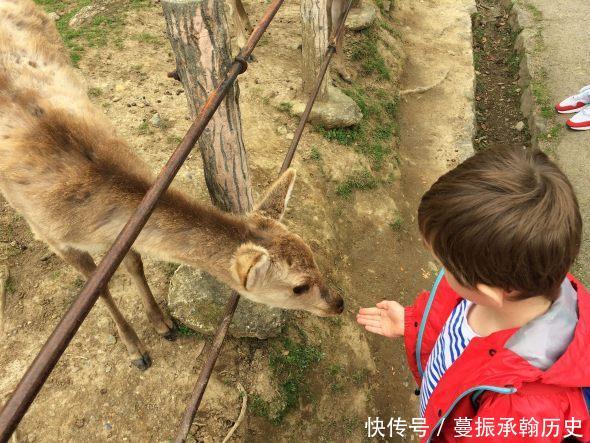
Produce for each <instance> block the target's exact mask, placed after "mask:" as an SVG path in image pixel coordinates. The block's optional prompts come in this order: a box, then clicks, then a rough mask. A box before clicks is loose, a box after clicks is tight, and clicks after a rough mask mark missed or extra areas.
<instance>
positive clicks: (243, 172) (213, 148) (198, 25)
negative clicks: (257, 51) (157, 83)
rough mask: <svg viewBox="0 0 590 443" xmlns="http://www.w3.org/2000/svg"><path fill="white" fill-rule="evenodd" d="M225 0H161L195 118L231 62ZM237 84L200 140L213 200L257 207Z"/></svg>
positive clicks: (229, 207)
mask: <svg viewBox="0 0 590 443" xmlns="http://www.w3.org/2000/svg"><path fill="white" fill-rule="evenodd" d="M224 4H225V2H224V1H222V0H162V8H163V10H164V17H165V18H166V28H167V31H168V39H169V40H170V44H171V45H172V50H173V51H174V54H175V56H176V69H177V73H178V76H179V77H180V81H181V82H182V84H183V86H184V90H185V92H186V97H187V101H188V106H189V109H190V112H191V115H192V117H193V118H195V117H196V116H197V114H198V112H199V108H200V107H201V106H202V105H203V104H204V101H205V99H206V98H207V94H208V93H209V92H211V91H212V90H213V89H215V87H216V86H217V85H218V84H219V83H220V82H221V81H222V79H223V78H224V76H225V73H226V72H227V70H228V68H229V66H230V65H231V60H232V59H231V46H230V44H231V41H230V35H229V32H228V25H227V18H226V15H225V10H224ZM238 98H239V87H238V84H237V82H236V83H235V85H234V86H233V87H232V88H231V89H230V90H229V92H228V94H227V96H226V98H225V99H224V101H223V103H222V104H221V105H220V106H219V109H218V110H217V112H216V113H215V115H214V116H213V118H212V119H211V122H210V123H209V125H208V126H207V129H206V130H205V132H204V133H203V135H202V136H201V138H200V140H199V148H200V150H201V155H202V157H203V167H204V170H205V181H206V183H207V188H208V189H209V194H210V195H211V200H212V201H213V204H215V205H216V206H218V207H219V208H221V209H223V210H226V211H231V212H236V213H238V212H247V211H249V210H251V209H252V207H253V199H252V190H251V185H250V174H249V171H248V163H247V160H246V150H245V148H244V141H243V138H242V122H241V116H240V106H239V103H238Z"/></svg>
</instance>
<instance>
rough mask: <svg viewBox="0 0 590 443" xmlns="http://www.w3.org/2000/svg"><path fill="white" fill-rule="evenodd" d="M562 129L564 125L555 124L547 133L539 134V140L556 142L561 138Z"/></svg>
mask: <svg viewBox="0 0 590 443" xmlns="http://www.w3.org/2000/svg"><path fill="white" fill-rule="evenodd" d="M562 128H563V125H562V124H561V123H556V124H554V125H553V126H551V128H549V129H548V130H547V131H546V132H544V133H542V134H539V140H555V139H556V138H558V137H559V134H560V132H561V129H562Z"/></svg>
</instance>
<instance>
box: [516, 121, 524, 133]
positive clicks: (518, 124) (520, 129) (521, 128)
mask: <svg viewBox="0 0 590 443" xmlns="http://www.w3.org/2000/svg"><path fill="white" fill-rule="evenodd" d="M514 129H516V130H517V131H522V130H523V129H524V122H523V121H520V122H518V123H517V124H516V125H515V126H514Z"/></svg>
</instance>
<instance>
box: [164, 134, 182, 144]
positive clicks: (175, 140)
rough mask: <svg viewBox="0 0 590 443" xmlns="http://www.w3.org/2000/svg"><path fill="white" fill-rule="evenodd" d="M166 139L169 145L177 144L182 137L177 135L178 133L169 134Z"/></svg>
mask: <svg viewBox="0 0 590 443" xmlns="http://www.w3.org/2000/svg"><path fill="white" fill-rule="evenodd" d="M166 141H167V142H168V143H170V144H171V145H178V144H179V143H180V142H181V141H182V137H179V136H178V135H169V136H168V137H166Z"/></svg>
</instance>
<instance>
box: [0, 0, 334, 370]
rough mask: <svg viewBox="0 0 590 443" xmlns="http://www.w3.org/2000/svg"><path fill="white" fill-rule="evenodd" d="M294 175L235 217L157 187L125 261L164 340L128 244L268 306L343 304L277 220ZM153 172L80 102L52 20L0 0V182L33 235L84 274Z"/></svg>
mask: <svg viewBox="0 0 590 443" xmlns="http://www.w3.org/2000/svg"><path fill="white" fill-rule="evenodd" d="M294 179H295V171H294V170H288V171H287V172H286V173H285V174H283V175H282V176H281V177H280V178H279V179H278V180H277V182H275V184H274V185H273V186H272V187H271V188H270V190H269V191H268V192H267V195H266V197H265V199H263V201H262V203H260V204H259V206H258V208H257V210H256V211H254V212H253V213H251V214H249V215H247V216H244V217H239V216H235V215H231V214H228V213H224V212H221V211H219V210H217V209H216V208H214V207H211V206H207V205H203V204H200V203H197V202H195V201H193V200H191V198H189V197H188V196H186V195H185V194H183V193H182V192H181V191H179V190H175V189H171V190H169V191H168V192H166V194H165V195H164V196H163V198H162V199H161V201H160V202H159V204H158V206H157V208H156V210H155V211H154V213H153V215H152V216H151V218H150V220H149V221H148V222H147V224H146V226H145V228H144V229H143V231H142V232H141V234H140V235H139V237H138V239H137V241H136V242H135V245H134V248H135V250H132V251H130V253H129V254H128V256H127V258H126V259H125V260H124V262H123V264H124V267H125V269H126V270H127V271H128V272H129V273H130V274H131V277H132V279H133V280H134V282H135V283H136V284H137V287H138V290H139V293H140V295H141V298H142V301H143V304H144V306H145V308H146V311H147V314H148V318H149V319H150V321H151V322H152V324H153V325H154V327H155V329H156V330H157V331H158V332H159V333H160V334H162V335H163V336H165V337H171V336H172V335H173V328H174V325H173V323H172V321H171V320H170V319H169V318H168V316H167V315H166V314H165V313H163V312H162V311H161V310H160V308H159V307H158V305H157V303H156V302H155V300H154V298H153V296H152V293H151V291H150V289H149V286H148V284H147V282H146V280H145V276H144V274H143V265H142V262H141V257H140V255H139V253H138V252H136V251H139V252H141V253H145V254H149V255H153V256H156V257H159V258H162V259H165V260H169V261H174V262H177V263H185V264H188V265H190V266H194V267H197V268H199V269H202V270H205V271H207V272H209V273H210V274H212V275H213V276H215V277H216V278H218V279H219V280H221V281H223V282H224V283H226V284H227V285H229V286H230V287H232V288H233V289H235V290H237V291H238V292H240V293H241V294H242V295H244V296H245V297H247V298H249V299H251V300H254V301H257V302H261V303H264V304H267V305H270V306H277V307H282V308H287V309H303V310H307V311H310V312H313V313H315V314H318V315H331V314H335V313H340V312H342V307H343V303H342V299H341V298H340V297H339V296H338V295H334V294H331V293H330V291H329V290H328V289H327V288H326V285H325V284H324V280H323V278H322V276H321V274H320V272H319V270H318V268H317V266H316V264H315V261H314V259H313V256H312V253H311V250H310V248H309V247H308V246H307V245H306V244H305V243H304V242H303V241H302V240H301V239H300V238H299V237H298V236H297V235H295V234H292V233H290V232H289V231H288V230H287V229H286V228H285V227H284V225H282V224H281V223H280V217H281V216H282V214H283V213H284V210H285V206H286V203H287V200H288V199H289V195H290V192H291V189H292V187H293V182H294ZM153 180H154V178H153V176H152V174H151V173H150V171H149V168H148V167H147V166H146V165H145V163H144V162H143V161H142V160H141V159H139V158H138V157H137V156H136V155H135V154H134V153H133V152H132V151H130V150H129V148H128V147H127V145H126V143H125V142H124V141H123V140H122V139H121V138H119V137H118V136H117V135H116V131H115V129H114V127H113V125H112V124H111V123H110V122H109V121H107V120H106V118H105V117H104V116H103V115H102V113H101V112H100V111H99V110H98V109H97V108H96V107H95V106H94V105H93V104H92V103H91V102H90V101H89V99H88V97H87V95H86V92H85V87H84V85H83V82H82V81H81V79H80V78H79V76H78V73H77V72H76V71H75V70H74V69H73V68H72V67H71V65H70V62H69V59H68V57H67V50H66V49H65V48H64V46H63V44H62V42H61V40H60V37H59V35H58V33H57V31H56V28H55V25H54V24H53V22H52V21H51V20H50V19H49V18H47V16H46V15H45V14H44V13H43V12H41V11H40V10H39V9H37V7H36V6H35V5H34V4H33V2H32V1H30V0H2V1H0V191H1V192H2V194H3V195H4V197H5V198H6V200H7V201H8V202H9V203H10V205H11V206H12V207H13V208H14V209H15V210H17V211H18V212H19V213H20V214H22V216H23V217H24V218H25V219H26V221H27V222H28V223H29V225H30V227H31V229H32V231H33V232H34V234H35V235H36V237H37V238H39V239H41V240H44V241H45V242H46V243H47V244H48V245H49V246H50V247H51V248H52V249H53V250H54V251H55V252H56V253H57V254H58V255H59V256H61V257H62V258H63V259H64V260H65V261H66V262H68V263H69V264H71V265H72V266H74V267H75V268H76V269H77V270H78V271H80V272H81V273H82V274H84V275H85V276H88V275H89V274H91V273H92V271H93V269H94V268H95V264H94V261H93V260H92V257H91V256H90V255H89V254H90V253H96V252H102V251H104V250H105V249H106V248H108V246H109V245H110V244H112V242H113V241H114V239H115V237H116V235H117V234H118V233H119V231H120V230H121V229H122V227H123V226H124V224H125V223H126V221H127V220H128V219H129V217H130V216H131V214H132V213H133V212H134V211H135V209H136V208H137V206H138V204H139V202H140V201H141V199H142V197H143V195H144V194H145V193H146V191H147V190H148V188H149V187H150V184H151V183H152V182H153ZM101 298H102V300H103V301H104V303H105V304H106V306H107V308H108V310H109V312H110V314H111V316H112V317H113V319H114V320H115V323H116V325H117V328H118V330H119V334H120V336H121V339H122V341H123V343H124V344H125V345H126V347H127V349H128V351H129V353H130V355H131V358H132V360H133V362H134V364H136V365H137V366H138V367H140V368H142V369H145V368H147V367H148V366H149V364H150V359H149V356H148V355H147V353H146V352H145V349H144V348H143V345H142V344H141V342H140V341H139V339H138V338H137V335H136V334H135V332H134V331H133V329H132V328H131V326H130V325H129V324H128V323H127V322H126V320H125V319H124V317H123V315H122V314H121V313H120V311H119V310H118V309H117V307H116V305H115V303H114V301H113V299H112V297H111V296H110V294H109V292H108V290H106V291H104V293H103V294H101Z"/></svg>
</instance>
